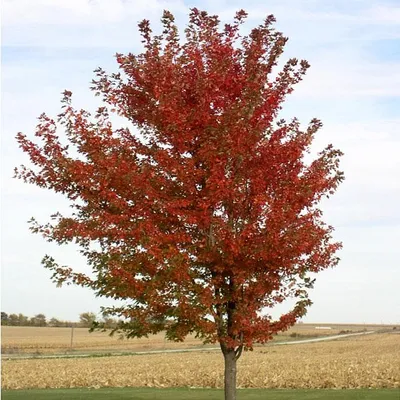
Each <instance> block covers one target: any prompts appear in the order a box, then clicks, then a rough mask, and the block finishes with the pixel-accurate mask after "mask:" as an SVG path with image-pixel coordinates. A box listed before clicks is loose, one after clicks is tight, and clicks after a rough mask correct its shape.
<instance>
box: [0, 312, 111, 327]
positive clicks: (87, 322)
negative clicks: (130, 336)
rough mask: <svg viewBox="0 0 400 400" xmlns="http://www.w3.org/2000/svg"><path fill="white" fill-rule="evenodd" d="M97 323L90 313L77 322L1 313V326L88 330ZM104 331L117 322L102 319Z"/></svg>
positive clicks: (40, 315)
mask: <svg viewBox="0 0 400 400" xmlns="http://www.w3.org/2000/svg"><path fill="white" fill-rule="evenodd" d="M95 321H97V318H96V314H95V313H92V312H84V313H82V314H80V315H79V322H76V321H62V320H60V319H57V318H51V319H47V318H46V316H45V315H44V314H36V315H35V316H34V317H28V316H26V315H24V314H21V313H19V314H7V313H5V312H3V311H2V312H1V325H3V326H4V325H8V326H37V327H40V326H48V327H64V328H65V327H81V328H90V327H91V326H92V324H93V323H94V322H95ZM98 322H101V323H102V325H104V327H105V328H106V329H113V328H115V327H116V326H117V324H118V321H117V320H115V319H113V318H108V317H103V318H102V319H101V320H100V321H98Z"/></svg>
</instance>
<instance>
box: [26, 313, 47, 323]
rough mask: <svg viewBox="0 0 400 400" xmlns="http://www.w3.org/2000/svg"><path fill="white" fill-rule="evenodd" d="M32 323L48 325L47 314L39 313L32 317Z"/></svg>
mask: <svg viewBox="0 0 400 400" xmlns="http://www.w3.org/2000/svg"><path fill="white" fill-rule="evenodd" d="M30 324H31V325H33V326H46V325H47V321H46V316H45V315H44V314H37V315H35V316H34V317H32V318H31V319H30Z"/></svg>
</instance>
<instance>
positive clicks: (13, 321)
mask: <svg viewBox="0 0 400 400" xmlns="http://www.w3.org/2000/svg"><path fill="white" fill-rule="evenodd" d="M8 325H11V326H16V325H19V320H18V315H17V314H10V315H9V316H8Z"/></svg>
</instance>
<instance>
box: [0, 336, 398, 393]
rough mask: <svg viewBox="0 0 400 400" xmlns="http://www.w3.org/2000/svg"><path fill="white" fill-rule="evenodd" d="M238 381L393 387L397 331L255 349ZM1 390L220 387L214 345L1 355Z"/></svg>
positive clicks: (267, 385) (245, 359)
mask: <svg viewBox="0 0 400 400" xmlns="http://www.w3.org/2000/svg"><path fill="white" fill-rule="evenodd" d="M238 368H239V373H238V387H240V388H399V387H400V336H399V335H395V334H380V335H368V336H360V337H354V338H350V339H342V340H338V341H333V342H325V343H309V344H302V345H291V346H277V347H264V348H261V347H260V348H257V349H255V350H254V351H253V352H247V353H244V354H243V356H242V357H241V359H240V360H239V362H238ZM2 385H3V388H4V389H22V388H50V387H53V388H61V387H64V388H70V387H96V388H97V387H107V386H109V387H124V386H151V387H183V386H188V387H212V388H214V387H218V388H221V387H222V386H223V357H222V355H221V354H220V353H219V352H207V353H205V352H202V353H179V354H176V353H175V354H153V355H145V356H119V357H102V358H85V359H77V358H75V359H45V360H4V361H3V368H2Z"/></svg>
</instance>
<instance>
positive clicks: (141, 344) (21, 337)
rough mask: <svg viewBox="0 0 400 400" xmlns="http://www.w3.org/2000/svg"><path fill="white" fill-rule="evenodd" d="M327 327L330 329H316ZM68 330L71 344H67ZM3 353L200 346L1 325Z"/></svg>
mask: <svg viewBox="0 0 400 400" xmlns="http://www.w3.org/2000/svg"><path fill="white" fill-rule="evenodd" d="M316 327H318V328H322V327H325V328H326V327H329V328H331V329H316ZM382 328H387V327H385V326H379V325H337V324H325V325H311V324H298V325H296V326H294V327H293V328H291V329H290V330H289V331H287V332H283V333H281V334H279V335H278V336H277V337H276V338H275V340H276V341H278V340H284V341H286V340H298V339H303V338H304V339H306V338H313V337H320V336H327V335H336V334H338V333H351V332H360V331H363V330H364V329H365V330H380V329H382ZM71 333H72V335H73V337H72V346H71ZM1 339H2V346H1V350H2V353H3V354H19V353H21V354H25V353H31V354H32V353H35V354H52V353H69V352H110V351H112V352H114V351H146V350H160V349H176V348H190V347H199V346H202V342H201V341H200V340H198V339H196V338H195V337H194V336H190V337H188V338H187V339H186V340H185V342H183V343H174V342H169V341H166V340H165V338H164V334H163V333H159V334H157V335H154V336H151V337H149V338H140V339H129V340H127V339H122V340H121V339H120V338H119V336H118V335H115V336H114V337H110V336H109V335H108V333H106V332H93V333H89V332H88V329H87V328H74V330H73V332H72V330H71V328H48V327H45V328H35V327H17V326H3V327H2V332H1Z"/></svg>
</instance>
